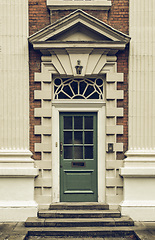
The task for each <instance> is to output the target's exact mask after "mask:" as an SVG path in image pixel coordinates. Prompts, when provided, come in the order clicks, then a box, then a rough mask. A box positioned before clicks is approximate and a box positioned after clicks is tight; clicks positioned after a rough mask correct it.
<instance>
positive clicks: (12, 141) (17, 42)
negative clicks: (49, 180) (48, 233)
mask: <svg viewBox="0 0 155 240" xmlns="http://www.w3.org/2000/svg"><path fill="white" fill-rule="evenodd" d="M27 38H28V0H22V1H21V0H13V1H12V0H1V1H0V212H1V214H0V221H24V220H26V218H27V217H28V216H36V214H37V204H36V203H35V201H34V177H35V176H36V175H37V169H35V168H34V161H33V160H32V159H31V155H32V154H31V152H30V151H29V67H28V40H27Z"/></svg>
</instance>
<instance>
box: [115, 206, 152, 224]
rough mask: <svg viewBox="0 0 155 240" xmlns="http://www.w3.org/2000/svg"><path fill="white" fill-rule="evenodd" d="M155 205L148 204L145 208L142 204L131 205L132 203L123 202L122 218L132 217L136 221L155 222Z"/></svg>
mask: <svg viewBox="0 0 155 240" xmlns="http://www.w3.org/2000/svg"><path fill="white" fill-rule="evenodd" d="M154 204H155V203H152V204H151V203H150V205H152V206H149V204H148V203H147V204H146V205H145V206H144V205H141V206H140V203H137V204H136V203H135V206H134V205H131V204H130V203H127V202H123V203H122V204H121V205H120V210H121V215H122V216H130V217H131V218H132V219H133V220H134V221H146V222H150V221H153V222H154V221H155V205H154Z"/></svg>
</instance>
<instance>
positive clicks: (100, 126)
mask: <svg viewBox="0 0 155 240" xmlns="http://www.w3.org/2000/svg"><path fill="white" fill-rule="evenodd" d="M60 112H96V113H97V143H98V144H97V155H98V163H97V170H98V178H97V181H98V183H97V185H98V202H102V203H105V190H106V189H105V172H106V169H105V136H106V133H105V117H106V116H105V102H103V101H98V100H97V101H86V100H80V101H77V100H53V101H52V202H60V148H59V141H60V136H59V113H60Z"/></svg>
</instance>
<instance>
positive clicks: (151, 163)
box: [121, 0, 155, 221]
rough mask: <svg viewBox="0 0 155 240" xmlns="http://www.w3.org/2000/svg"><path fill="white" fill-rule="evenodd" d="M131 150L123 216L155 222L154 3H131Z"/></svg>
mask: <svg viewBox="0 0 155 240" xmlns="http://www.w3.org/2000/svg"><path fill="white" fill-rule="evenodd" d="M129 6H130V19H129V23H130V26H129V29H130V37H131V43H130V61H129V151H128V152H127V153H126V155H127V158H126V159H125V160H124V168H122V169H121V175H122V176H123V177H124V201H123V203H122V205H121V208H122V214H124V215H130V216H131V217H132V218H133V219H134V220H137V221H138V220H141V221H155V214H153V213H154V212H155V192H154V186H155V104H154V103H155V82H154V80H155V45H154V39H155V28H154V25H155V1H154V0H150V1H149V2H148V1H147V0H135V1H132V0H131V1H130V4H129Z"/></svg>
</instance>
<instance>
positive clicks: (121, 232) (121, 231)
mask: <svg viewBox="0 0 155 240" xmlns="http://www.w3.org/2000/svg"><path fill="white" fill-rule="evenodd" d="M131 234H134V231H133V229H132V227H82V228H79V227H76V228H61V227H59V228H56V227H55V228H52V227H50V228H49V227H46V228H39V227H38V228H29V229H28V236H57V237H60V236H61V237H64V236H65V237H102V238H103V237H105V236H106V237H121V236H127V235H131Z"/></svg>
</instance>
